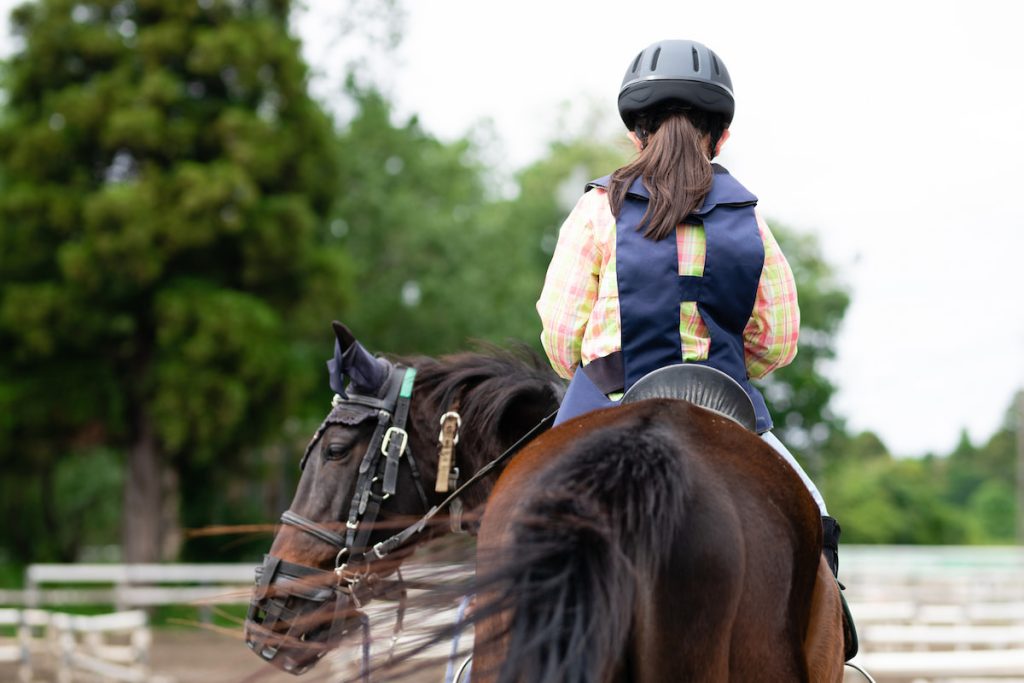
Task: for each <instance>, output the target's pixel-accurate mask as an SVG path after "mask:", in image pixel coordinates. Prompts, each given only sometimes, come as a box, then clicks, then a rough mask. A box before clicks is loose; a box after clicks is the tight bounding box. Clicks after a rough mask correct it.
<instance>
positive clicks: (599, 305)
mask: <svg viewBox="0 0 1024 683" xmlns="http://www.w3.org/2000/svg"><path fill="white" fill-rule="evenodd" d="M757 224H758V227H759V228H760V230H761V239H762V241H763V242H764V268H763V269H762V271H761V279H760V282H759V283H758V287H757V297H756V299H755V302H754V310H753V312H752V313H751V316H750V321H749V322H748V323H747V326H746V328H745V329H744V331H743V343H744V350H745V354H744V355H745V359H746V365H747V372H748V374H749V375H750V376H751V377H753V378H761V377H764V376H765V375H767V374H768V373H769V372H771V371H772V370H774V369H775V368H779V367H782V366H784V365H787V364H789V363H790V362H791V361H792V360H793V357H794V356H796V346H797V338H798V337H799V335H800V308H799V306H798V305H797V298H796V283H795V282H794V281H793V271H792V270H790V267H789V263H788V262H787V261H786V257H785V256H783V254H782V250H781V249H779V245H778V243H777V242H776V241H775V237H774V236H773V235H772V233H771V230H769V228H768V224H767V223H765V221H764V219H763V218H761V216H760V215H757ZM676 247H677V249H676V250H677V253H678V254H679V274H680V275H696V276H700V275H703V273H704V249H705V239H704V228H703V226H700V225H680V226H679V228H677V230H676ZM537 312H538V313H540V319H541V323H542V324H543V326H544V330H543V332H542V333H541V343H542V344H543V345H544V350H545V351H546V352H547V354H548V358H549V359H550V360H551V365H552V367H554V369H555V371H556V372H557V373H558V374H559V375H561V376H562V377H566V378H568V377H572V374H573V372H574V371H575V369H576V365H577V364H579V363H580V362H581V361H582V363H583V364H584V365H586V364H587V363H589V362H590V361H592V360H594V359H596V358H601V357H603V356H607V355H608V354H610V353H612V352H614V351H618V350H620V349H621V348H622V341H621V326H620V322H619V292H618V280H617V278H616V277H615V217H614V216H613V215H612V212H611V207H610V206H609V204H608V193H607V192H606V191H605V190H603V189H600V188H598V189H594V190H591V191H590V192H587V193H585V194H584V195H583V197H582V198H581V199H580V200H579V202H577V204H576V208H574V209H573V210H572V213H570V214H569V217H568V218H566V219H565V223H563V224H562V228H561V231H560V232H559V234H558V244H557V246H556V247H555V253H554V255H553V256H552V257H551V264H550V265H549V266H548V273H547V277H546V278H545V279H544V290H543V291H542V292H541V295H540V300H539V301H538V302H537ZM679 336H680V341H681V349H682V357H683V360H686V361H692V360H704V359H706V358H707V357H708V349H709V347H710V346H711V338H710V335H709V334H708V330H707V327H706V326H705V325H704V321H703V320H702V319H701V317H700V312H699V311H698V310H697V304H696V302H693V301H684V302H683V303H682V304H681V306H680V309H679Z"/></svg>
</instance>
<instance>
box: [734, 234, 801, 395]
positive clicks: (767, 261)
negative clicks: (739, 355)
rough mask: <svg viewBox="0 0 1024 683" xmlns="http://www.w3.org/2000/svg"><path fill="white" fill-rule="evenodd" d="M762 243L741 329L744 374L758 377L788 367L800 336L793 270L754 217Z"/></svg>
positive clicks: (776, 243)
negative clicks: (749, 308) (757, 279)
mask: <svg viewBox="0 0 1024 683" xmlns="http://www.w3.org/2000/svg"><path fill="white" fill-rule="evenodd" d="M757 224H758V227H759V228H760V229H761V241H762V242H764V268H763V269H762V270H761V281H760V283H759V284H758V287H757V297H756V298H755V300H754V311H753V313H752V314H751V316H750V321H749V322H748V323H747V327H746V329H745V330H743V346H744V349H745V355H746V363H747V372H749V373H750V376H751V377H754V378H761V377H764V376H765V375H767V374H768V373H770V372H771V371H772V370H775V369H777V368H781V367H783V366H785V365H789V363H791V362H792V361H793V358H794V357H796V349H797V340H798V339H799V337H800V306H799V304H798V302H797V295H796V282H795V281H794V280H793V271H792V269H790V267H789V262H788V261H786V257H785V255H783V253H782V250H781V249H780V248H779V244H778V242H776V241H775V236H774V235H772V231H771V230H770V229H769V227H768V224H767V223H766V222H765V221H764V219H763V218H761V215H760V214H758V216H757Z"/></svg>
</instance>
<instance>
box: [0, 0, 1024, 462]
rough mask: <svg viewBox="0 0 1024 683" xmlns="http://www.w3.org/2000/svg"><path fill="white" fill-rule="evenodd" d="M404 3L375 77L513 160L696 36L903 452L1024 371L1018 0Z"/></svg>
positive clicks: (945, 436) (395, 94) (320, 39)
mask: <svg viewBox="0 0 1024 683" xmlns="http://www.w3.org/2000/svg"><path fill="white" fill-rule="evenodd" d="M14 4H15V3H14V2H12V1H11V0H0V11H3V12H4V14H5V15H6V12H7V10H8V9H9V8H10V7H11V6H13V5H14ZM308 4H309V5H310V9H309V11H308V12H307V13H306V15H305V16H304V17H303V18H302V19H301V20H300V22H299V24H298V32H299V34H300V36H301V37H302V38H303V39H305V40H306V41H307V57H308V59H309V60H310V62H311V64H312V66H313V67H314V69H316V70H317V71H319V72H321V74H322V75H321V76H320V78H319V80H318V81H317V82H316V83H315V86H316V88H317V91H318V92H319V93H320V94H321V95H322V96H323V97H324V99H326V100H328V101H330V99H331V98H330V97H329V96H328V93H330V92H331V91H336V90H337V88H338V87H339V83H338V79H339V76H338V74H339V68H338V67H339V66H340V64H341V63H342V61H343V59H344V58H345V57H346V56H347V57H350V56H351V55H346V54H345V53H346V52H347V50H346V49H345V48H344V47H341V48H339V47H337V46H332V45H331V43H332V41H333V40H334V39H335V38H336V37H337V35H338V31H337V29H336V28H335V27H336V26H337V22H338V20H339V19H341V18H343V17H341V16H340V15H339V10H338V9H337V7H336V6H337V5H338V4H340V3H337V2H331V0H308ZM405 5H406V6H407V10H408V20H407V22H406V24H405V27H404V40H403V42H402V44H401V47H400V51H399V54H397V55H379V56H374V61H375V63H377V64H380V66H379V67H377V74H378V78H380V79H381V80H382V81H383V83H384V85H385V88H386V91H387V92H388V93H389V95H390V96H391V97H392V98H393V99H394V100H395V101H396V102H397V104H398V106H399V109H400V111H401V112H402V113H403V114H412V113H416V114H418V115H419V117H420V120H421V122H422V123H423V125H424V127H425V128H426V129H427V130H429V131H431V132H433V133H434V134H436V135H438V136H439V137H441V138H443V139H454V138H456V137H460V136H462V135H464V134H466V133H467V132H468V131H469V130H470V129H471V128H473V127H474V126H477V125H478V124H480V122H481V121H490V122H491V124H490V125H491V126H493V130H494V131H495V133H496V135H497V136H498V138H499V140H500V141H501V145H500V147H499V148H498V149H499V152H497V153H495V157H496V158H498V159H500V160H501V162H502V164H503V165H504V167H505V169H506V170H514V169H515V168H518V167H521V166H523V165H525V164H527V163H529V162H530V161H532V160H534V159H536V158H537V157H539V156H540V155H541V154H543V152H544V145H545V142H546V141H547V140H548V139H550V138H551V137H552V135H553V133H554V132H555V131H556V129H557V125H558V124H557V122H558V121H559V120H560V119H559V108H560V103H562V102H564V101H566V100H571V101H573V102H574V103H575V105H574V107H573V110H572V114H571V115H570V116H569V121H579V120H580V119H582V118H585V117H587V116H589V115H591V114H592V112H595V111H596V113H597V114H598V115H602V114H603V117H604V118H605V119H607V125H608V129H609V130H616V127H617V126H618V125H619V124H618V121H617V115H616V113H615V110H614V102H615V97H616V94H617V92H618V86H619V82H620V80H621V77H622V74H623V72H624V71H625V69H626V66H627V64H628V63H629V62H630V60H631V59H632V58H633V57H634V56H635V55H636V53H637V52H638V51H639V50H640V49H641V48H643V47H645V46H646V45H648V44H649V43H652V42H654V41H656V40H660V39H663V38H692V39H696V40H700V41H701V42H704V43H706V44H707V45H709V46H710V47H711V48H712V49H714V50H715V51H716V52H717V53H718V54H719V56H720V57H721V58H722V59H723V61H725V63H726V64H727V65H728V68H729V71H730V74H731V75H732V80H733V84H734V86H735V91H736V95H737V114H736V118H735V120H734V122H733V126H732V138H731V140H730V142H729V145H728V149H727V151H726V153H725V154H724V155H723V157H722V162H723V163H724V164H725V165H726V166H727V167H729V169H730V170H731V171H732V172H733V174H734V175H736V176H737V177H738V178H740V179H741V181H742V182H743V183H744V184H745V185H746V186H747V187H749V188H750V189H751V190H753V191H754V193H755V194H757V195H758V196H759V197H760V198H761V203H760V206H761V209H762V211H763V212H764V213H765V215H767V216H768V217H769V219H773V220H776V221H779V222H781V223H784V224H787V225H789V226H791V227H793V228H796V229H798V230H801V231H805V232H813V233H815V234H817V235H818V236H819V237H820V240H821V242H822V244H823V246H824V248H825V252H826V254H827V257H828V258H829V259H830V261H831V262H832V263H834V264H835V265H837V266H838V268H839V270H840V273H841V275H842V277H843V279H844V280H845V281H846V282H847V283H848V284H849V286H850V287H851V290H852V294H853V303H852V305H851V307H850V310H849V312H848V314H847V316H846V320H845V323H844V326H843V329H842V332H841V335H840V339H839V352H840V355H839V359H838V362H837V363H836V364H835V366H834V368H833V369H832V377H833V379H834V380H835V381H836V383H837V384H838V386H839V387H840V394H839V397H838V401H837V405H836V407H837V409H838V411H839V412H840V413H841V414H842V415H844V416H845V417H847V418H848V419H849V421H850V426H851V427H852V428H854V429H870V430H873V431H875V432H877V433H878V434H879V435H880V436H881V437H882V438H883V440H884V441H885V442H886V443H887V444H888V446H889V447H890V448H891V449H892V450H893V451H894V452H895V453H897V454H905V455H915V454H921V453H923V452H925V451H927V450H933V451H938V452H944V451H948V450H949V449H951V448H952V447H953V445H954V444H955V442H956V439H957V437H958V434H959V432H960V430H961V428H967V429H968V431H969V433H970V434H971V436H972V438H973V439H974V440H975V441H976V442H978V441H982V440H984V439H987V438H988V437H989V436H990V435H991V434H992V433H993V432H994V431H995V430H996V429H997V428H998V425H999V423H1000V421H1001V419H1002V418H1003V415H1004V413H1005V411H1006V409H1007V408H1008V407H1009V405H1010V401H1011V398H1012V396H1013V393H1014V391H1015V390H1017V389H1018V388H1019V387H1021V386H1024V311H1022V303H1021V293H1022V292H1024V202H1022V201H1021V197H1022V195H1024V192H1022V191H1021V189H1020V187H1019V186H1020V185H1021V184H1022V181H1024V88H1022V86H1021V85H1020V84H1021V82H1022V80H1021V76H1020V73H1021V72H1024V41H1022V40H1021V39H1020V37H1019V32H1020V27H1021V26H1022V25H1024V24H1022V20H1024V5H1022V4H1021V3H1017V2H1005V0H974V1H972V2H966V1H961V2H950V1H948V0H947V1H936V0H931V1H925V0H913V1H906V0H898V1H897V0H885V1H882V0H866V1H864V2H860V3H856V4H850V3H846V4H840V3H826V2H820V1H806V2H803V1H800V2H794V1H791V0H785V1H783V0H777V1H775V2H764V1H763V0H761V1H756V0H745V1H733V2H723V1H717V2H701V3H696V2H671V3H670V2H650V1H643V0H632V1H630V2H615V3H612V2H608V1H607V0H589V1H587V2H582V1H580V0H569V1H566V0H563V1H562V2H553V1H551V0H548V1H547V2H540V1H539V0H519V1H518V2H516V3H496V2H481V1H480V0H476V1H473V0H406V2H405ZM348 45H351V42H349V43H348ZM8 50H9V47H8V40H7V37H6V35H4V37H3V38H2V40H0V54H3V53H6V52H7V51H8ZM595 103H600V104H599V106H595ZM604 107H606V109H605V110H604V111H602V108H604ZM570 125H571V124H570ZM569 130H570V132H571V129H569ZM609 170H611V169H609ZM539 286H540V283H538V288H539Z"/></svg>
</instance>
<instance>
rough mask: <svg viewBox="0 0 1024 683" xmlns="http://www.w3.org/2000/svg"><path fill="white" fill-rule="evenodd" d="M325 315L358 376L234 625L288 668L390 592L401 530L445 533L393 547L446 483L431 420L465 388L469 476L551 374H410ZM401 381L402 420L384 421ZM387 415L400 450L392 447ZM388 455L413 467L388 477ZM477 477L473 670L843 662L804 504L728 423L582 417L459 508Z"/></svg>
mask: <svg viewBox="0 0 1024 683" xmlns="http://www.w3.org/2000/svg"><path fill="white" fill-rule="evenodd" d="M335 332H336V334H337V336H338V342H339V344H338V350H337V352H336V361H337V363H336V368H335V370H336V372H338V373H344V374H346V375H347V376H349V377H351V378H352V382H351V383H350V384H349V387H348V388H347V395H345V396H344V397H342V398H340V399H339V400H337V401H336V403H335V405H334V408H333V409H332V411H331V413H330V414H329V415H328V417H327V419H326V420H325V421H324V424H323V425H322V426H321V427H320V429H319V430H318V431H317V433H316V435H315V436H314V438H313V441H312V442H311V443H310V446H309V448H308V449H307V452H306V455H305V456H304V458H303V464H304V469H303V474H302V477H301V479H300V482H299V487H298V490H297V491H296V495H295V499H294V501H293V503H292V506H291V509H290V510H289V511H288V512H286V513H285V515H284V516H283V517H282V521H284V522H285V524H284V525H283V526H282V527H281V529H280V531H279V532H278V535H277V537H276V538H275V540H274V544H273V546H272V548H271V550H270V553H269V554H268V556H267V558H266V559H265V561H264V563H263V565H262V567H260V568H259V569H258V570H257V586H256V588H255V590H254V595H253V601H252V604H251V606H250V612H249V617H248V619H247V623H246V641H247V643H248V644H249V646H250V647H251V648H252V649H253V650H254V651H255V652H256V653H257V654H259V655H260V656H261V657H263V658H264V659H266V660H268V661H271V662H273V663H274V664H276V665H277V666H280V667H281V668H282V669H285V670H287V671H290V672H292V673H302V672H304V671H306V670H308V669H309V668H310V667H311V666H312V665H313V664H315V663H316V661H318V659H319V658H320V657H321V656H322V655H323V654H324V653H325V652H326V651H327V650H328V649H329V648H331V647H333V646H335V645H336V644H337V642H338V641H339V640H340V639H341V637H342V636H343V635H345V634H346V633H348V632H351V631H353V630H355V629H357V628H358V627H360V625H361V624H360V622H359V619H360V617H361V612H360V607H361V605H362V604H365V602H366V601H367V600H370V599H373V598H375V597H378V596H380V595H382V594H386V593H387V592H388V590H389V586H390V585H391V584H389V583H388V581H387V580H386V577H387V576H388V575H389V573H390V572H393V571H394V570H395V568H396V567H397V566H398V565H399V564H400V563H401V562H402V560H404V559H405V557H406V556H407V555H408V552H409V548H411V547H412V545H414V544H415V542H417V541H419V540H422V539H424V538H427V537H429V536H431V535H436V534H438V533H441V530H440V529H438V528H436V527H433V526H430V525H427V526H425V527H422V528H411V529H412V530H413V533H412V534H411V535H408V534H406V532H405V531H403V532H402V534H403V535H404V536H403V539H402V543H401V544H398V546H397V550H394V551H392V546H391V545H389V544H390V541H391V539H393V538H395V537H394V536H392V534H393V533H394V531H395V530H396V529H397V528H402V527H403V526H404V525H405V524H406V523H407V521H408V520H409V518H410V517H416V516H418V515H421V514H423V513H424V512H425V511H427V510H428V509H431V508H432V506H436V505H438V504H439V502H440V501H441V499H442V498H443V497H444V495H445V494H443V493H437V492H435V491H434V490H433V487H432V486H426V487H425V486H424V483H423V482H433V481H434V480H435V476H436V471H437V468H438V464H437V462H438V458H437V452H438V446H437V432H438V429H439V426H438V423H439V421H440V418H441V416H442V415H444V414H445V413H447V412H450V411H451V410H452V408H453V406H456V405H457V406H459V411H460V412H461V419H462V428H461V431H460V434H461V439H460V443H459V447H458V456H457V462H456V464H457V465H458V467H459V468H460V470H461V471H462V472H465V473H467V474H468V473H474V472H478V471H480V470H481V469H482V468H484V467H485V466H486V464H487V463H488V462H489V461H490V460H491V459H492V458H494V457H495V456H497V455H498V454H499V453H502V452H503V451H504V450H505V449H507V448H508V447H509V446H510V445H511V444H513V443H514V442H515V441H516V440H517V439H519V438H520V437H521V436H522V435H524V434H526V433H527V432H528V431H530V428H531V427H533V426H534V425H536V424H537V423H539V422H541V421H542V418H543V417H545V416H546V415H550V413H551V411H553V410H554V409H555V408H556V407H557V403H558V400H559V398H560V394H561V385H560V384H559V383H558V382H557V381H556V380H555V378H554V377H553V375H552V374H551V373H550V371H549V370H547V369H546V368H543V367H540V366H538V365H537V364H536V363H533V364H531V363H524V362H523V361H521V360H517V359H515V358H512V357H509V356H507V355H494V356H488V355H478V354H462V355H458V356H453V357H449V358H443V359H440V360H432V359H423V358H421V359H414V360H410V361H406V362H405V363H404V366H406V367H407V368H412V369H414V370H416V375H415V378H414V379H412V380H408V373H407V372H405V369H404V368H403V364H397V365H395V364H390V363H389V364H385V365H386V367H384V366H375V367H369V369H368V366H367V365H366V363H364V364H363V365H362V366H360V364H359V363H358V362H354V361H353V360H352V358H350V356H351V355H352V354H351V353H350V351H351V350H352V349H355V350H356V351H358V350H360V348H361V347H358V345H357V343H356V342H355V340H354V339H353V338H352V336H351V334H350V333H349V332H348V331H347V330H346V329H345V328H344V327H343V326H340V325H336V327H335ZM364 360H365V358H364ZM403 373H404V374H403ZM337 379H338V378H337V377H336V378H335V380H337ZM406 383H408V384H409V386H410V388H411V391H410V392H408V395H405V392H404V387H405V385H406ZM353 385H355V387H354V388H353ZM332 386H335V388H336V390H338V388H339V387H338V385H337V381H334V382H332ZM403 395H405V404H404V406H405V407H404V410H407V411H408V423H407V424H402V425H399V426H398V430H399V431H398V432H392V428H395V427H396V425H397V424H398V421H399V420H398V416H400V415H401V414H402V413H403V407H402V406H403V403H402V401H403V399H402V397H403ZM381 425H384V426H388V425H390V426H389V427H388V428H387V430H386V431H383V433H384V434H385V436H384V437H381V436H380V435H381V433H382V428H381ZM402 432H405V433H407V435H408V437H407V444H408V450H405V449H401V448H399V447H398V446H394V444H395V443H398V444H400V445H401V446H404V445H405V441H404V440H403V438H402V437H401V433H402ZM396 434H397V436H396ZM387 435H390V436H387ZM395 451H398V455H397V458H395V460H397V461H398V462H399V463H401V462H407V463H408V464H407V465H396V467H395V468H394V469H391V470H390V474H389V469H388V467H387V462H388V461H390V460H391V458H390V457H389V454H391V455H394V453H395ZM377 453H380V454H381V455H379V456H378V455H375V454H377ZM403 454H404V455H405V459H404V460H402V459H401V458H402V456H403ZM389 478H390V479H391V487H390V488H388V479H389ZM492 487H494V491H493V495H491V494H492V491H491V489H492ZM489 495H490V500H489V501H488V502H487V507H486V512H485V515H484V519H483V524H482V527H481V529H480V536H479V558H480V559H479V572H480V576H481V578H480V581H479V589H480V590H481V594H480V595H479V597H478V600H477V606H476V609H475V611H474V613H473V615H472V616H471V617H470V621H471V622H473V623H474V624H475V625H476V642H477V646H476V648H475V662H474V672H473V676H474V678H473V680H474V681H478V682H489V681H493V680H498V681H501V682H502V683H506V682H511V681H526V682H529V683H534V682H545V681H548V682H551V683H554V682H555V681H559V682H563V681H570V682H574V683H575V682H578V683H590V682H594V683H598V682H600V683H605V682H606V681H607V682H611V681H637V682H646V681H659V682H660V681H686V680H700V681H743V682H746V681H815V682H833V681H839V680H841V678H842V647H843V642H842V631H841V623H840V616H839V615H840V612H839V595H838V590H837V587H836V584H835V581H834V580H833V579H832V577H831V574H830V573H829V571H828V569H827V566H826V565H825V564H824V562H823V561H821V559H820V552H821V525H820V518H819V516H818V510H817V507H816V506H815V505H814V503H813V501H812V500H811V498H810V496H809V495H808V494H807V492H806V489H805V488H804V487H803V485H802V483H801V482H800V480H799V478H798V477H797V476H796V474H795V473H794V472H793V470H792V469H791V468H790V467H789V466H788V465H787V464H786V463H785V462H784V461H783V460H782V459H781V458H780V457H779V456H778V455H776V453H775V451H774V450H773V449H772V448H771V447H770V446H767V445H766V444H765V443H764V442H762V441H761V440H760V439H759V438H757V437H756V436H754V435H753V434H751V433H750V432H748V431H746V430H744V429H743V428H742V427H740V426H738V425H737V424H735V423H733V422H731V421H730V420H727V419H725V418H723V417H721V416H720V415H718V414H716V413H713V412H710V411H707V410H704V409H702V408H698V407H696V406H694V405H692V404H689V403H685V402H681V401H666V400H649V401H644V402H641V403H637V404H633V405H629V406H622V407H619V408H614V409H610V410H606V411H600V412H596V413H591V414H589V415H585V416H582V417H580V418H577V419H575V420H572V421H570V422H567V423H566V424H564V425H561V426H560V427H558V428H556V429H554V430H552V431H550V432H547V433H545V434H544V435H542V436H541V437H539V438H537V439H536V440H535V441H533V442H531V443H530V445H528V446H527V447H526V449H525V450H523V451H521V452H520V453H519V454H518V455H517V456H516V457H515V458H513V459H512V461H511V463H510V464H509V465H508V467H507V468H506V470H505V472H504V474H503V475H502V476H501V478H500V480H499V481H498V484H497V485H496V486H495V485H494V478H493V477H487V478H484V479H482V480H481V481H480V482H479V483H478V484H477V485H475V486H474V487H473V488H471V489H468V490H467V491H466V492H465V494H464V496H463V501H464V503H465V505H466V507H467V508H469V509H474V508H478V507H480V506H481V505H482V504H483V503H484V501H485V500H487V499H488V496H489ZM367 510H369V511H371V512H372V515H370V514H369V513H368V512H366V511H367ZM370 517H372V519H371V518H370ZM353 520H354V521H353ZM382 547H383V549H381V548H382Z"/></svg>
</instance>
